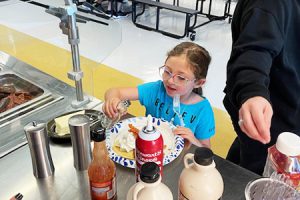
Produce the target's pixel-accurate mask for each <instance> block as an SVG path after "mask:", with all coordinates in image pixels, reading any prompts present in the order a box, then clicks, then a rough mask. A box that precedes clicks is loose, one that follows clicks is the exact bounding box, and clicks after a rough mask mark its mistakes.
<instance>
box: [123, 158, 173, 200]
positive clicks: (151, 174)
mask: <svg viewBox="0 0 300 200" xmlns="http://www.w3.org/2000/svg"><path fill="white" fill-rule="evenodd" d="M159 171H160V170H159V166H158V165H157V164H156V163H154V162H147V163H145V164H143V165H142V167H141V173H140V176H139V180H140V181H139V182H137V183H135V184H134V185H133V186H132V187H131V188H130V189H129V191H128V193H127V200H154V199H160V200H173V195H172V192H171V191H170V189H169V188H168V187H167V186H166V185H165V184H163V183H162V182H161V176H160V172H159Z"/></svg>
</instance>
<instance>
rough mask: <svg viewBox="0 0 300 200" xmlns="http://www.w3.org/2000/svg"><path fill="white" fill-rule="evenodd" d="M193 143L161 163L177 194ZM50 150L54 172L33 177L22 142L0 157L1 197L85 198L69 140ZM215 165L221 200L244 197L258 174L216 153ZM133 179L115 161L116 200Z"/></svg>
mask: <svg viewBox="0 0 300 200" xmlns="http://www.w3.org/2000/svg"><path fill="white" fill-rule="evenodd" d="M194 150H195V147H194V146H192V147H191V148H189V147H185V148H184V150H183V152H182V153H181V154H180V156H179V157H178V158H177V159H176V160H174V161H173V162H171V163H170V164H168V165H166V166H164V176H163V182H164V183H165V184H166V185H167V186H168V187H169V188H170V189H171V191H172V193H173V196H174V199H176V198H177V189H178V188H177V184H178V178H179V175H180V173H181V171H182V169H183V157H184V155H185V154H186V153H188V152H194ZM50 151H51V154H52V159H53V163H54V166H55V173H54V176H52V177H48V178H45V179H36V178H35V177H34V175H33V172H32V164H31V157H30V151H29V147H28V146H27V145H26V146H23V147H21V148H19V149H17V150H16V151H14V152H12V153H10V154H9V155H8V156H5V157H3V158H1V159H0V171H1V175H0V197H1V199H3V200H6V199H9V198H10V197H12V196H13V195H15V194H17V193H19V192H20V193H22V194H23V195H24V199H25V200H26V199H30V200H56V199H64V200H69V199H70V200H71V199H72V200H76V199H78V200H84V199H90V193H89V182H88V175H87V171H77V170H75V168H74V167H73V153H72V146H71V144H55V143H53V142H51V143H50ZM214 160H215V162H216V166H217V169H218V170H219V171H220V173H221V175H222V177H223V180H224V185H225V188H224V193H223V197H222V200H240V199H245V198H244V189H245V187H246V184H247V183H248V182H249V181H251V180H254V179H256V178H259V176H258V175H256V174H254V173H252V172H250V171H248V170H246V169H244V168H241V167H239V166H237V165H235V164H233V163H231V162H228V161H226V160H224V159H222V158H220V157H218V156H215V158H214ZM134 183H135V175H134V169H130V168H125V167H123V166H120V165H117V194H118V199H119V200H125V199H126V194H127V191H128V190H129V188H130V187H131V186H132V185H133V184H134Z"/></svg>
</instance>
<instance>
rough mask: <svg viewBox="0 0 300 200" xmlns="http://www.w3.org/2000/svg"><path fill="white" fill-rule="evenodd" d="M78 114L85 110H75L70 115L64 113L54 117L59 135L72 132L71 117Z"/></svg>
mask: <svg viewBox="0 0 300 200" xmlns="http://www.w3.org/2000/svg"><path fill="white" fill-rule="evenodd" d="M78 114H84V111H83V110H82V111H79V112H74V113H71V114H68V115H64V116H61V117H58V118H55V119H54V122H55V126H56V127H55V132H56V133H57V135H59V136H63V135H66V134H69V133H70V129H69V119H70V118H71V117H72V116H74V115H78Z"/></svg>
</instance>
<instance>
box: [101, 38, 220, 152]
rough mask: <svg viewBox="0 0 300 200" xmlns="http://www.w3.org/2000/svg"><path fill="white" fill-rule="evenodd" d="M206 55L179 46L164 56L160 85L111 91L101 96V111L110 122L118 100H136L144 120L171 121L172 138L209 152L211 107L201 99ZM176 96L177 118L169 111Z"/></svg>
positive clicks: (188, 45) (190, 46) (198, 48)
mask: <svg viewBox="0 0 300 200" xmlns="http://www.w3.org/2000/svg"><path fill="white" fill-rule="evenodd" d="M210 61H211V57H210V55H209V53H208V52H207V51H206V50H205V49H204V48H203V47H201V46H199V45H197V44H195V43H192V42H183V43H181V44H179V45H177V46H176V47H175V48H174V49H172V50H171V51H170V52H169V53H168V54H167V59H166V61H165V64H164V65H163V66H162V67H160V68H159V72H160V75H161V77H162V81H161V80H159V81H156V82H150V83H144V84H141V85H139V86H137V87H133V88H112V89H109V90H108V91H107V92H106V93H105V102H104V105H103V111H104V113H105V114H107V115H108V116H109V117H110V118H114V117H115V116H116V115H117V112H118V110H117V105H118V103H119V102H120V101H121V100H125V99H128V100H139V101H140V103H141V104H142V105H144V106H145V108H146V116H147V115H148V114H151V115H152V116H153V117H156V118H163V119H165V120H167V121H173V123H174V124H175V125H177V128H176V129H174V134H178V135H181V136H182V137H183V138H185V139H187V140H189V141H190V142H191V143H192V144H194V145H197V146H205V147H209V148H210V137H212V136H213V135H214V134H215V121H214V115H213V111H212V107H211V105H210V103H209V102H208V100H207V99H206V98H205V97H203V96H202V86H203V84H204V83H205V81H206V79H205V78H206V75H207V71H208V65H209V63H210ZM175 95H180V107H181V117H182V118H183V121H184V127H183V126H178V125H179V124H180V119H179V117H178V116H177V115H176V114H175V113H174V111H173V98H174V96H175Z"/></svg>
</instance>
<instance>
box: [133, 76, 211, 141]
mask: <svg viewBox="0 0 300 200" xmlns="http://www.w3.org/2000/svg"><path fill="white" fill-rule="evenodd" d="M137 88H138V93H139V101H140V103H141V104H142V105H144V106H145V107H146V116H147V115H148V114H151V115H152V116H153V117H157V118H163V119H165V120H167V121H171V119H172V118H174V122H173V123H174V124H175V125H179V124H180V121H179V118H178V116H177V115H176V114H175V113H174V111H173V98H172V97H170V96H168V94H167V92H166V89H165V87H164V84H163V82H162V81H156V82H150V83H144V84H141V85H139V86H138V87H137ZM180 112H181V115H182V117H183V120H184V123H185V127H187V128H190V129H191V130H192V131H193V133H194V135H195V137H196V138H198V139H202V140H203V139H209V138H210V137H211V136H213V135H214V134H215V120H214V114H213V110H212V107H211V105H210V103H209V102H208V100H207V99H206V98H204V99H203V100H202V101H200V102H198V103H195V104H190V105H186V104H182V103H180Z"/></svg>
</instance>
